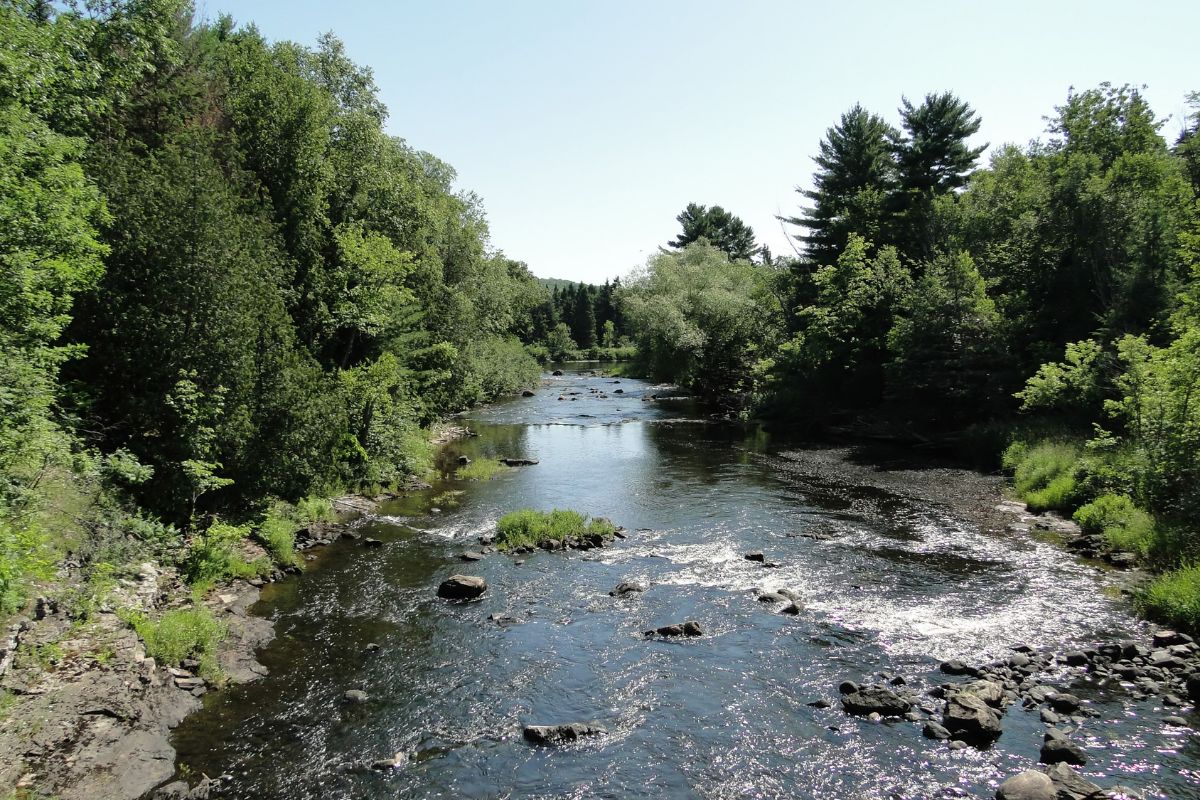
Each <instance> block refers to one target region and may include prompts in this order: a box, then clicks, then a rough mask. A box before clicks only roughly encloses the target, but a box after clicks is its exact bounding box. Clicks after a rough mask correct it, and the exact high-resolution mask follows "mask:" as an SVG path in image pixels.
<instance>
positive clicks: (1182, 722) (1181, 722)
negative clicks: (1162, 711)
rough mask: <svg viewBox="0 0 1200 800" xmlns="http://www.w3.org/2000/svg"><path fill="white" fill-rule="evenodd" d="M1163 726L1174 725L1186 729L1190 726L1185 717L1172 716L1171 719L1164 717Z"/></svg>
mask: <svg viewBox="0 0 1200 800" xmlns="http://www.w3.org/2000/svg"><path fill="white" fill-rule="evenodd" d="M1163 724H1164V725H1173V726H1175V727H1177V728H1186V727H1187V726H1188V721H1187V720H1186V719H1184V718H1183V717H1176V716H1171V717H1163Z"/></svg>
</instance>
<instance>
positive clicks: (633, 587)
mask: <svg viewBox="0 0 1200 800" xmlns="http://www.w3.org/2000/svg"><path fill="white" fill-rule="evenodd" d="M644 591H646V587H645V586H642V585H641V584H640V583H637V582H635V581H621V582H620V583H618V584H617V585H616V586H615V587H613V590H612V591H611V592H609V593H608V594H609V596H610V597H622V596H624V595H627V594H635V593H637V592H644Z"/></svg>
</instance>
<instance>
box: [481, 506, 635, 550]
mask: <svg viewBox="0 0 1200 800" xmlns="http://www.w3.org/2000/svg"><path fill="white" fill-rule="evenodd" d="M496 527H497V529H498V530H499V536H498V537H497V539H496V547H497V548H499V549H500V550H502V551H507V550H515V549H516V548H518V547H537V546H538V544H539V543H540V542H543V541H546V540H550V541H554V542H558V543H562V542H564V541H566V540H568V539H572V538H577V537H581V536H593V535H597V534H598V535H600V536H602V537H604V538H605V539H607V538H610V537H611V536H612V535H613V534H614V533H615V532H616V530H617V529H616V526H615V525H613V524H612V523H611V522H609V521H608V520H606V519H589V518H587V517H585V516H584V515H583V514H580V513H579V512H578V511H570V510H566V509H560V508H556V509H554V510H553V511H535V510H533V509H531V508H524V509H521V510H520V511H512V512H510V513H508V514H505V515H504V516H503V517H501V518H500V520H499V522H497V523H496Z"/></svg>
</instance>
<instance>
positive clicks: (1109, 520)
mask: <svg viewBox="0 0 1200 800" xmlns="http://www.w3.org/2000/svg"><path fill="white" fill-rule="evenodd" d="M1075 521H1076V522H1078V523H1079V527H1080V528H1082V529H1083V530H1084V532H1085V533H1092V534H1097V533H1098V534H1103V536H1104V539H1105V541H1106V542H1107V543H1108V546H1109V547H1111V548H1112V549H1113V550H1127V551H1129V552H1133V553H1138V554H1140V555H1142V556H1143V557H1145V556H1147V555H1149V554H1150V549H1151V547H1152V546H1153V545H1154V517H1152V516H1150V515H1149V514H1147V513H1146V512H1145V511H1142V510H1141V509H1140V508H1138V507H1137V506H1135V505H1134V504H1133V500H1131V499H1130V498H1128V497H1126V496H1125V495H1120V494H1106V495H1101V496H1100V497H1097V498H1096V499H1095V500H1093V501H1092V502H1090V503H1088V504H1087V505H1085V506H1082V507H1080V508H1079V510H1078V511H1076V512H1075Z"/></svg>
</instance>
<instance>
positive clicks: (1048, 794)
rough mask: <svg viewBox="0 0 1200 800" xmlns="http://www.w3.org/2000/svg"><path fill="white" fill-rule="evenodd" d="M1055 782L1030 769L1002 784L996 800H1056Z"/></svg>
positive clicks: (997, 791)
mask: <svg viewBox="0 0 1200 800" xmlns="http://www.w3.org/2000/svg"><path fill="white" fill-rule="evenodd" d="M1056 797H1057V793H1056V792H1055V790H1054V782H1053V781H1051V780H1050V777H1049V776H1048V775H1045V774H1044V773H1041V772H1038V771H1037V770H1035V769H1028V770H1025V771H1024V772H1022V773H1020V774H1019V775H1013V776H1012V777H1011V778H1009V779H1008V780H1006V781H1005V782H1004V783H1002V784H1000V788H999V789H997V790H996V800H1055V798H1056Z"/></svg>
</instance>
